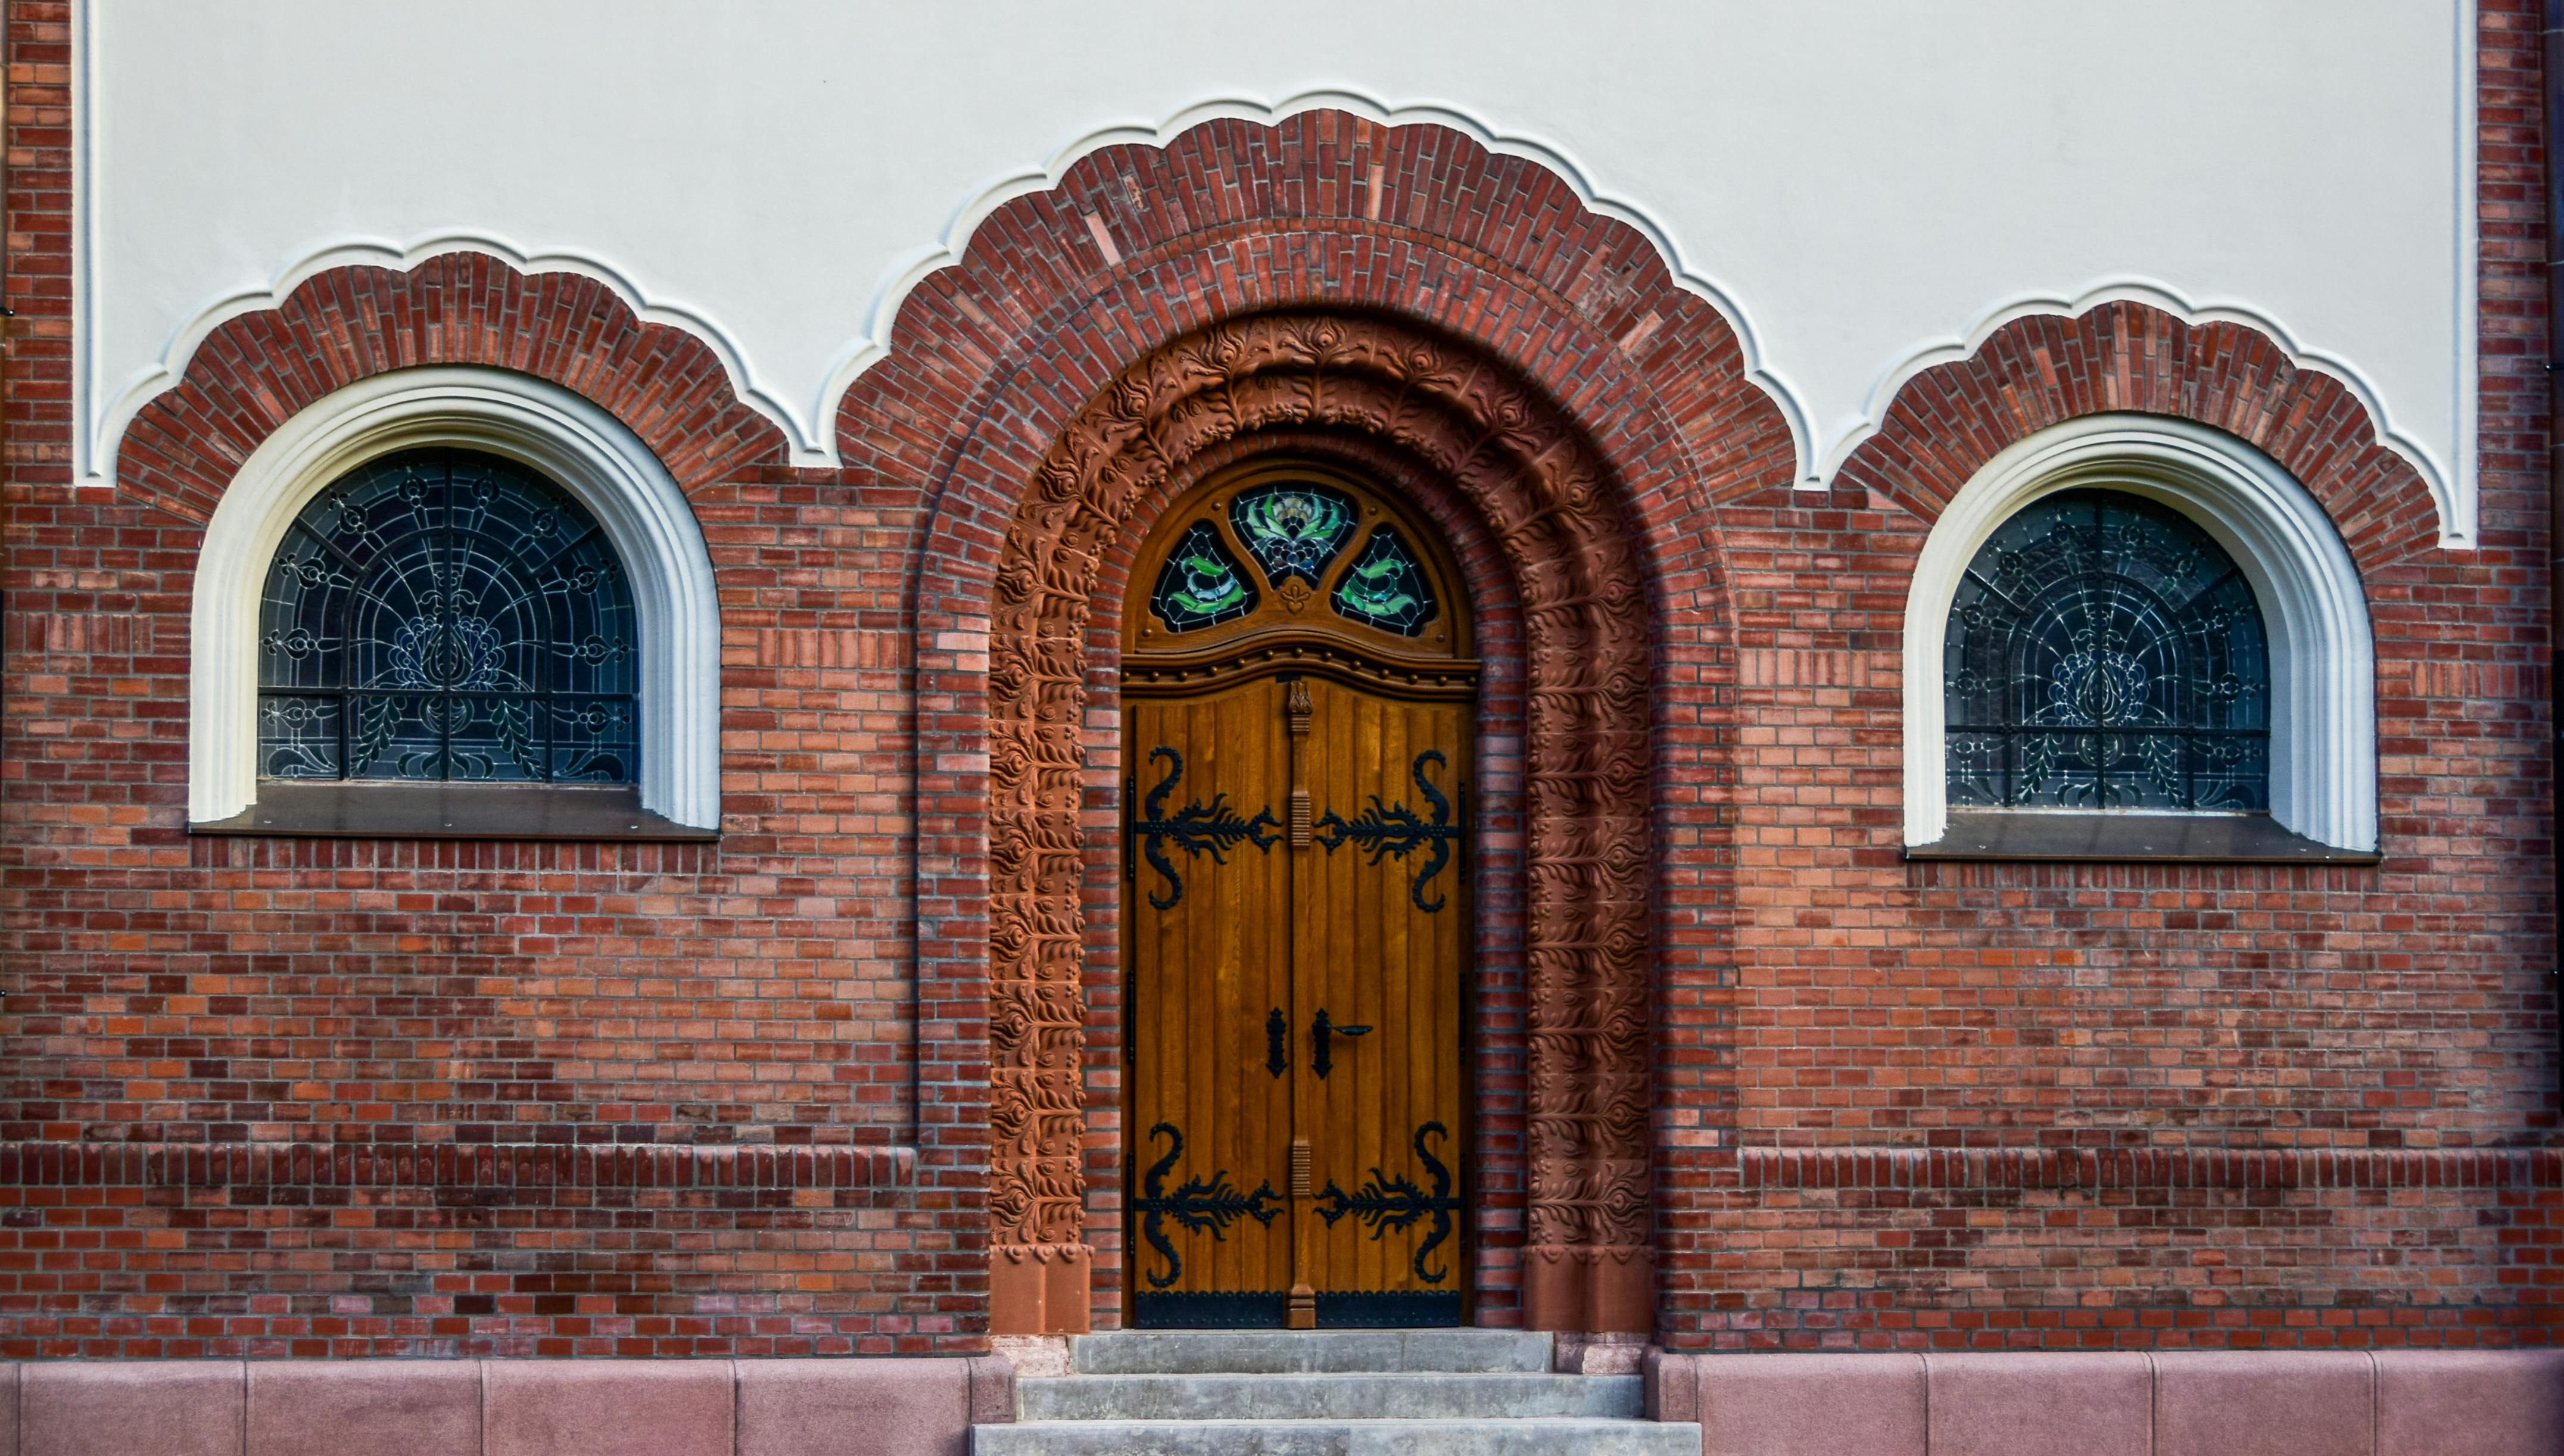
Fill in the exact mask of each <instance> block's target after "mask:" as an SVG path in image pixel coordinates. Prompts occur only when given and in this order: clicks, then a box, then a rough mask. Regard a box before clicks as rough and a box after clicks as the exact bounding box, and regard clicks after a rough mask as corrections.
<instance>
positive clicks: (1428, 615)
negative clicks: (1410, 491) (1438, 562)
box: [1335, 525, 1434, 637]
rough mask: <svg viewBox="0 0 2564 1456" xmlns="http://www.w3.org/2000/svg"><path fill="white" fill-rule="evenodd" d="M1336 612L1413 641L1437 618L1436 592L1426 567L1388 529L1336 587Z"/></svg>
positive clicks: (1380, 531)
mask: <svg viewBox="0 0 2564 1456" xmlns="http://www.w3.org/2000/svg"><path fill="white" fill-rule="evenodd" d="M1335 603H1336V610H1337V611H1339V612H1342V613H1343V614H1344V615H1346V616H1348V617H1351V618H1353V619H1354V620H1355V621H1357V622H1362V623H1366V624H1368V625H1370V626H1374V627H1378V628H1380V629H1382V630H1383V631H1388V632H1394V633H1396V634H1398V635H1399V636H1401V637H1412V636H1414V635H1415V634H1416V633H1418V632H1421V631H1423V630H1424V624H1425V623H1427V622H1430V621H1432V620H1433V611H1434V607H1433V591H1432V588H1430V587H1428V586H1427V585H1425V582H1424V569H1423V568H1422V567H1421V566H1418V565H1417V564H1416V562H1415V553H1414V552H1413V551H1411V550H1408V549H1407V547H1406V542H1405V541H1404V540H1403V539H1401V538H1400V537H1399V536H1398V534H1397V532H1396V531H1395V530H1394V529H1392V528H1390V527H1389V526H1386V525H1384V526H1382V527H1380V528H1379V529H1377V530H1375V531H1373V532H1372V533H1371V539H1370V540H1369V541H1368V542H1365V543H1364V545H1363V549H1362V554H1361V555H1359V556H1356V557H1354V560H1353V564H1352V565H1350V566H1347V567H1346V568H1345V574H1344V578H1343V579H1342V580H1340V581H1338V582H1337V583H1336V596H1335Z"/></svg>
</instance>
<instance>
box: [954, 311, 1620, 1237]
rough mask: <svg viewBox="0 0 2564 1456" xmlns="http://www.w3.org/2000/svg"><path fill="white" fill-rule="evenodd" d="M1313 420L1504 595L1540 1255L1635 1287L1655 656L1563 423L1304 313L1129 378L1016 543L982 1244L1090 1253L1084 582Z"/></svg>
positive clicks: (1064, 464) (1386, 339)
mask: <svg viewBox="0 0 2564 1456" xmlns="http://www.w3.org/2000/svg"><path fill="white" fill-rule="evenodd" d="M1311 425H1319V426H1324V427H1327V428H1333V429H1341V430H1348V431H1356V432H1361V433H1364V434H1369V435H1372V436H1375V437H1379V438H1382V439H1386V440H1388V441H1390V442H1393V443H1395V444H1396V445H1398V446H1401V447H1403V448H1404V449H1405V450H1406V451H1408V452H1411V453H1412V454H1413V455H1415V456H1416V457H1418V458H1419V459H1420V460H1421V461H1423V462H1424V463H1425V464H1426V465H1428V466H1430V467H1431V468H1432V469H1434V470H1436V471H1438V472H1440V473H1441V474H1443V475H1444V476H1445V477H1446V478H1447V479H1449V480H1450V481H1451V482H1453V483H1454V484H1455V485H1456V486H1457V487H1458V488H1459V489H1460V490H1461V491H1462V493H1463V494H1464V495H1466V496H1467V497H1468V498H1469V499H1470V501H1471V502H1472V503H1473V504H1474V505H1475V506H1476V507H1477V509H1478V510H1479V511H1480V512H1482V513H1483V515H1484V517H1485V519H1486V520H1488V522H1489V523H1490V526H1491V528H1492V531H1493V534H1494V536H1495V538H1496V540H1497V542H1498V544H1499V546H1500V548H1501V549H1502V551H1503V553H1504V555H1505V556H1506V558H1507V560H1508V561H1509V563H1510V564H1511V566H1512V568H1513V570H1514V571H1515V573H1516V574H1517V576H1518V578H1519V583H1520V589H1521V594H1522V604H1523V610H1524V618H1525V624H1526V630H1527V636H1528V643H1527V647H1528V668H1529V679H1530V681H1529V684H1528V689H1529V694H1528V698H1529V704H1528V707H1529V715H1528V716H1529V722H1528V728H1529V744H1528V748H1529V763H1528V768H1529V772H1528V775H1527V793H1528V809H1529V817H1530V824H1531V845H1530V853H1529V864H1528V889H1529V894H1530V899H1531V905H1530V918H1529V928H1528V938H1529V947H1528V948H1529V952H1530V965H1531V981H1532V984H1531V995H1530V1004H1529V1010H1528V1022H1529V1024H1528V1026H1527V1029H1526V1030H1527V1036H1528V1040H1529V1051H1530V1064H1531V1065H1530V1073H1531V1079H1530V1080H1531V1088H1530V1091H1531V1117H1530V1138H1531V1146H1530V1148H1529V1162H1530V1169H1531V1196H1530V1208H1529V1220H1530V1226H1529V1235H1530V1243H1531V1245H1532V1250H1531V1252H1533V1253H1534V1254H1535V1255H1537V1254H1540V1253H1541V1252H1542V1251H1544V1250H1547V1251H1548V1252H1549V1253H1550V1254H1552V1255H1554V1256H1573V1257H1577V1258H1581V1259H1583V1260H1584V1261H1586V1262H1589V1263H1590V1262H1594V1261H1595V1260H1596V1259H1597V1257H1598V1256H1601V1257H1602V1258H1603V1259H1604V1260H1606V1261H1607V1262H1612V1263H1616V1264H1619V1265H1622V1266H1629V1265H1632V1264H1633V1262H1634V1263H1635V1264H1636V1265H1637V1266H1638V1267H1641V1268H1643V1265H1644V1260H1645V1257H1646V1255H1645V1249H1646V1247H1647V1245H1648V1243H1649V1237H1650V1232H1651V1230H1650V1226H1649V1217H1650V1215H1649V1187H1650V1171H1649V1158H1648V1130H1649V1117H1648V1076H1647V1068H1648V1042H1647V1036H1648V1030H1647V1028H1648V1013H1647V1005H1646V994H1647V964H1648V953H1649V945H1648V940H1649V928H1648V918H1647V906H1648V877H1649V869H1648V863H1649V854H1648V832H1649V831H1648V805H1647V784H1648V774H1649V768H1648V763H1649V743H1648V703H1647V694H1648V684H1649V652H1648V640H1647V608H1646V602H1645V599H1644V595H1643V592H1642V590H1641V586H1640V579H1639V568H1638V563H1637V561H1636V558H1635V556H1634V553H1633V552H1632V550H1631V548H1630V546H1629V545H1628V537H1627V533H1626V529H1625V527H1624V523H1623V521H1622V519H1621V517H1620V513H1619V508H1618V506H1617V504H1616V502H1615V501H1614V499H1613V497H1612V494H1611V492H1610V490H1609V488H1608V486H1607V480H1608V476H1607V473H1606V471H1605V469H1604V467H1603V464H1602V462H1601V461H1600V460H1599V459H1598V458H1597V457H1596V456H1595V455H1594V453H1593V451H1592V449H1591V447H1590V446H1588V445H1587V444H1586V443H1585V441H1584V438H1583V436H1582V435H1581V434H1580V433H1579V432H1578V431H1577V430H1576V429H1574V428H1573V427H1572V426H1571V425H1570V424H1569V423H1568V422H1567V421H1566V420H1565V419H1564V418H1563V417H1561V416H1560V415H1559V414H1558V413H1557V412H1556V411H1555V410H1554V409H1552V408H1551V407H1550V406H1549V405H1548V404H1546V403H1545V402H1544V401H1543V400H1541V399H1540V398H1539V397H1538V396H1536V395H1534V394H1532V393H1531V392H1530V391H1529V390H1527V389H1525V388H1523V387H1522V386H1520V385H1519V384H1517V383H1515V382H1514V381H1513V380H1512V379H1511V378H1510V377H1509V376H1508V375H1506V374H1505V373H1503V372H1502V371H1500V370H1498V369H1497V368H1495V367H1493V366H1491V365H1490V364H1488V363H1487V362H1486V361H1485V360H1483V359H1481V358H1480V357H1478V356H1477V355H1476V354H1475V353H1474V352H1472V351H1470V350H1467V349H1465V348H1463V347H1459V346H1456V345H1453V344H1451V343H1448V342H1445V341H1443V340H1441V339H1439V338H1437V337H1434V336H1432V335H1429V334H1427V333H1424V332H1422V331H1420V330H1416V329H1411V328H1409V327H1406V326H1405V325H1402V324H1398V323H1394V322H1390V321H1388V320H1384V319H1378V318H1369V317H1365V318H1351V317H1343V316H1336V315H1327V314H1309V313H1300V314H1273V315H1265V316H1260V317H1255V318H1250V319H1244V320H1238V321H1233V322H1229V323H1225V324H1221V325H1218V326H1215V327H1212V328H1209V329H1206V330H1204V331H1202V332H1199V333H1196V334H1193V335H1190V336H1188V337H1186V338H1183V339H1180V340H1178V341H1176V342H1175V343H1173V344H1170V345H1168V346H1166V347H1165V348H1162V349H1160V350H1159V351H1158V352H1156V353H1154V354H1152V355H1150V356H1149V357H1147V358H1145V359H1142V360H1140V361H1139V362H1137V363H1135V364H1134V365H1132V366H1131V368H1130V369H1128V370H1127V371H1125V373H1124V374H1123V375H1122V376H1121V377H1120V378H1118V379H1116V380H1115V381H1114V382H1113V383H1112V384H1111V385H1110V386H1108V387H1107V388H1106V389H1105V390H1103V391H1102V392H1101V393H1100V394H1099V395H1098V397H1097V398H1096V399H1095V400H1094V401H1093V402H1092V403H1091V404H1090V405H1089V406H1088V407H1087V409H1086V410H1085V411H1084V412H1083V413H1082V414H1081V415H1080V416H1079V417H1078V418H1077V419H1076V420H1075V421H1073V422H1072V423H1071V425H1070V426H1069V427H1068V428H1067V429H1066V430H1065V431H1063V432H1062V434H1061V435H1060V437H1059V438H1058V440H1057V441H1056V442H1055V443H1054V444H1053V446H1052V447H1051V449H1050V451H1049V453H1048V454H1047V456H1046V457H1045V458H1044V460H1043V462H1042V463H1041V465H1040V466H1039V467H1038V469H1037V470H1036V471H1035V473H1034V479H1033V481H1032V491H1031V492H1030V494H1029V495H1028V496H1027V497H1026V498H1025V499H1024V501H1023V502H1022V504H1021V505H1020V507H1019V508H1018V510H1017V512H1016V515H1015V518H1014V520H1013V521H1012V522H1011V524H1010V527H1009V529H1008V532H1007V535H1006V539H1005V543H1004V546H1003V548H1002V551H1001V553H1000V558H999V565H998V571H997V582H996V584H997V592H996V611H995V615H994V620H993V622H992V624H991V625H992V638H991V642H990V659H989V663H990V666H989V712H990V723H989V737H988V740H989V776H990V787H989V795H990V816H989V855H990V859H989V863H990V885H989V891H990V907H989V926H990V930H989V961H990V992H989V994H990V1008H989V1011H990V1026H989V1054H990V1059H991V1070H990V1081H991V1084H992V1089H991V1090H992V1101H993V1108H992V1114H991V1117H992V1127H991V1132H992V1137H993V1139H994V1145H993V1146H992V1148H991V1153H990V1173H989V1175H990V1188H989V1207H990V1212H991V1219H992V1227H991V1241H992V1242H993V1243H994V1244H996V1245H998V1246H999V1247H1000V1248H1001V1249H1003V1248H1008V1247H1029V1248H1035V1249H1049V1248H1056V1247H1059V1246H1066V1245H1074V1244H1076V1243H1078V1242H1079V1241H1080V1238H1081V1214H1082V1203H1081V1197H1082V1192H1083V1188H1082V1180H1081V1177H1080V1173H1079V1162H1078V1144H1079V1137H1080V1134H1081V1133H1082V1131H1083V1116H1082V1114H1081V1113H1080V1111H1079V1108H1080V1099H1081V1097H1082V1077H1081V1068H1080V1061H1081V1057H1082V1053H1083V1050H1084V1040H1085V1038H1084V1033H1083V1030H1082V1025H1081V1006H1080V993H1079V969H1080V964H1081V958H1082V946H1083V941H1084V933H1085V925H1084V916H1083V913H1082V911H1081V910H1080V903H1079V891H1080V863H1081V861H1080V845H1081V834H1080V829H1079V822H1078V811H1079V806H1080V795H1081V790H1082V784H1083V764H1084V759H1085V750H1086V745H1085V743H1084V741H1083V738H1082V736H1081V732H1080V728H1081V725H1082V723H1083V718H1084V711H1085V707H1086V699H1085V682H1086V670H1087V664H1086V662H1085V653H1086V629H1087V624H1088V617H1089V613H1090V612H1091V610H1092V606H1091V603H1092V599H1093V596H1094V593H1095V590H1096V582H1097V578H1098V575H1099V571H1100V567H1101V564H1102V562H1103V560H1104V559H1105V557H1106V556H1107V555H1108V554H1109V553H1110V551H1111V549H1112V548H1113V546H1114V545H1115V543H1116V542H1117V541H1118V540H1119V539H1120V538H1121V537H1122V535H1123V533H1124V532H1126V531H1129V530H1134V529H1137V528H1144V527H1145V525H1146V524H1147V522H1145V521H1135V520H1133V519H1132V518H1133V515H1134V513H1135V512H1136V511H1137V510H1138V509H1139V508H1140V506H1141V505H1142V504H1143V503H1145V502H1148V501H1150V500H1152V499H1154V498H1155V497H1156V495H1157V494H1158V493H1159V492H1160V490H1161V488H1162V487H1163V486H1164V484H1165V482H1166V481H1167V480H1168V478H1169V476H1170V474H1171V472H1173V471H1175V469H1176V468H1178V467H1179V466H1180V465H1181V464H1182V463H1183V462H1185V461H1186V460H1188V459H1190V458H1191V457H1193V456H1195V455H1197V454H1199V453H1200V452H1202V451H1204V450H1207V449H1209V448H1211V447H1214V446H1218V445H1222V444H1224V443H1226V442H1229V441H1232V440H1236V439H1238V438H1240V437H1243V436H1251V435H1252V434H1254V433H1255V432H1257V431H1262V430H1274V429H1284V428H1302V427H1308V426H1311Z"/></svg>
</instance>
